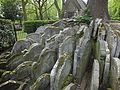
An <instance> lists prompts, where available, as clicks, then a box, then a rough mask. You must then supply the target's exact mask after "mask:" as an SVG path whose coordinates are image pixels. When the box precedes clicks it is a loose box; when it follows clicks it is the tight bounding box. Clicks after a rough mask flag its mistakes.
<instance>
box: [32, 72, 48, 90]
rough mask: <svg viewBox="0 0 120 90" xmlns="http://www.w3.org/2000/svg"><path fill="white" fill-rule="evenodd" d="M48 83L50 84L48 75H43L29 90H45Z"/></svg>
mask: <svg viewBox="0 0 120 90" xmlns="http://www.w3.org/2000/svg"><path fill="white" fill-rule="evenodd" d="M49 83H50V75H49V74H47V73H46V74H43V75H41V76H40V77H39V78H38V79H37V80H36V81H35V83H34V84H33V85H32V86H31V87H30V90H47V87H49Z"/></svg>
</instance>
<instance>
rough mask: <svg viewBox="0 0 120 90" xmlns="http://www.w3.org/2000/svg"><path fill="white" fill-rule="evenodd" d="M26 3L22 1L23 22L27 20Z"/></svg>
mask: <svg viewBox="0 0 120 90" xmlns="http://www.w3.org/2000/svg"><path fill="white" fill-rule="evenodd" d="M27 3H28V0H26V1H25V0H22V10H23V19H24V21H26V20H27V13H26V8H25V7H26V4H27Z"/></svg>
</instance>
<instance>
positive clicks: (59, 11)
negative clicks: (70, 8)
mask: <svg viewBox="0 0 120 90" xmlns="http://www.w3.org/2000/svg"><path fill="white" fill-rule="evenodd" d="M54 4H55V7H56V9H57V12H58V16H59V18H60V19H62V18H63V12H62V10H60V7H59V5H58V1H57V0H54Z"/></svg>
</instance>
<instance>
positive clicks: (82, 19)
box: [75, 15, 92, 24]
mask: <svg viewBox="0 0 120 90" xmlns="http://www.w3.org/2000/svg"><path fill="white" fill-rule="evenodd" d="M75 19H76V21H78V22H80V23H86V24H90V22H91V20H92V17H91V16H89V15H84V16H77V17H75Z"/></svg>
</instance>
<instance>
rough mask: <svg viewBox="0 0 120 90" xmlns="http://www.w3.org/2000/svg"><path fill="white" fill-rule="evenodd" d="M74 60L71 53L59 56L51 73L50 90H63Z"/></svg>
mask: <svg viewBox="0 0 120 90" xmlns="http://www.w3.org/2000/svg"><path fill="white" fill-rule="evenodd" d="M71 65H72V61H71V58H70V56H69V54H64V55H62V56H60V57H59V59H58V60H57V62H56V63H55V65H54V67H53V69H52V71H51V74H50V78H51V79H50V90H61V89H62V87H63V84H64V82H65V78H66V77H67V76H68V74H69V73H70V70H71Z"/></svg>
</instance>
